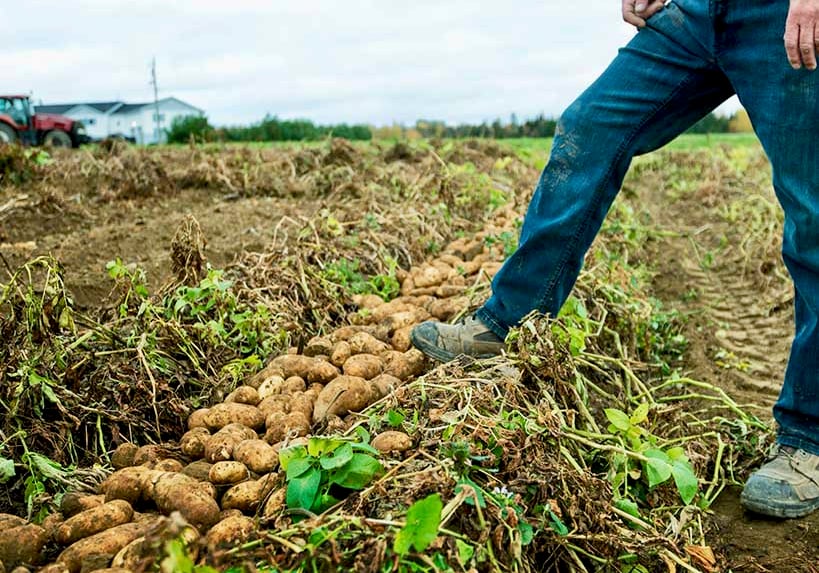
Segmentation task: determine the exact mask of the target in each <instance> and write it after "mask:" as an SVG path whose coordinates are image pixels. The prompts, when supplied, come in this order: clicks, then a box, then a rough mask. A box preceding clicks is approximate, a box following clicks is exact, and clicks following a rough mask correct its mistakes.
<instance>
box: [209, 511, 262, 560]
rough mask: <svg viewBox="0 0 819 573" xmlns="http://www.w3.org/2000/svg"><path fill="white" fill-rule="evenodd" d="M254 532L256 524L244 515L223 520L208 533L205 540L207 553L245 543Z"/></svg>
mask: <svg viewBox="0 0 819 573" xmlns="http://www.w3.org/2000/svg"><path fill="white" fill-rule="evenodd" d="M255 531H256V522H255V521H254V520H253V519H251V518H249V517H245V516H244V515H238V516H232V517H228V518H226V519H223V520H222V521H220V522H219V523H217V524H216V525H214V526H213V527H212V528H211V529H210V531H208V533H207V535H206V536H205V539H206V541H207V545H208V551H210V552H214V551H215V550H217V549H227V548H233V547H236V546H237V545H241V544H242V543H245V542H246V541H247V540H248V539H250V536H251V535H253V533H254V532H255Z"/></svg>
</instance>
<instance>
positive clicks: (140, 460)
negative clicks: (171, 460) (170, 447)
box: [134, 444, 168, 466]
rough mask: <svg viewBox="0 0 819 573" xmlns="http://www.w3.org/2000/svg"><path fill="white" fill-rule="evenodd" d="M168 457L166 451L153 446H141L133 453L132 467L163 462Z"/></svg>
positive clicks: (160, 447)
mask: <svg viewBox="0 0 819 573" xmlns="http://www.w3.org/2000/svg"><path fill="white" fill-rule="evenodd" d="M167 457H168V451H167V449H166V448H163V447H162V446H157V445H155V444H152V445H148V446H142V447H140V448H139V449H137V451H136V452H135V453H134V465H135V466H142V465H145V464H151V463H155V462H158V461H159V460H163V459H165V458H167Z"/></svg>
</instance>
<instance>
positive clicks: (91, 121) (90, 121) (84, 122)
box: [80, 118, 97, 125]
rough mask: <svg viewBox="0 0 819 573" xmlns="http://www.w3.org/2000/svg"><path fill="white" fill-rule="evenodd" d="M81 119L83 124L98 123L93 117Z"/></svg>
mask: <svg viewBox="0 0 819 573" xmlns="http://www.w3.org/2000/svg"><path fill="white" fill-rule="evenodd" d="M80 121H81V122H82V124H83V125H94V124H95V123H97V120H96V119H93V118H91V119H81V120H80Z"/></svg>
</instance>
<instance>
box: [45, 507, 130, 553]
mask: <svg viewBox="0 0 819 573" xmlns="http://www.w3.org/2000/svg"><path fill="white" fill-rule="evenodd" d="M133 516H134V510H133V509H132V508H131V504H130V503H128V502H127V501H124V500H121V499H115V500H113V501H110V502H108V503H104V504H102V505H100V506H99V507H92V508H91V509H86V510H85V511H83V512H80V513H78V514H77V515H75V516H73V517H69V518H68V519H66V520H65V522H64V523H63V524H62V525H60V526H59V527H58V528H57V531H56V532H55V534H54V540H55V541H56V542H57V543H60V544H62V545H70V544H72V543H74V542H75V541H78V540H80V539H83V538H85V537H89V536H91V535H94V534H95V533H99V532H100V531H103V530H105V529H110V528H112V527H116V526H117V525H122V524H123V523H128V522H129V521H131V518H132V517H133Z"/></svg>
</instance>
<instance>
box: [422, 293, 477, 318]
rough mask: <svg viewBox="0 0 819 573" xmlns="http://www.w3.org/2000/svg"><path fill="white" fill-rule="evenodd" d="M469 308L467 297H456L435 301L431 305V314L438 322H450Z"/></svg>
mask: <svg viewBox="0 0 819 573" xmlns="http://www.w3.org/2000/svg"><path fill="white" fill-rule="evenodd" d="M468 307H469V299H468V298H467V297H465V296H456V297H452V298H448V299H444V300H440V299H438V300H435V301H434V302H432V303H430V304H429V307H428V308H429V312H430V314H431V315H432V316H434V317H435V318H437V319H438V320H443V321H446V320H450V319H451V318H452V317H454V316H455V315H456V314H458V313H459V312H461V311H462V310H463V309H465V308H468Z"/></svg>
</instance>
